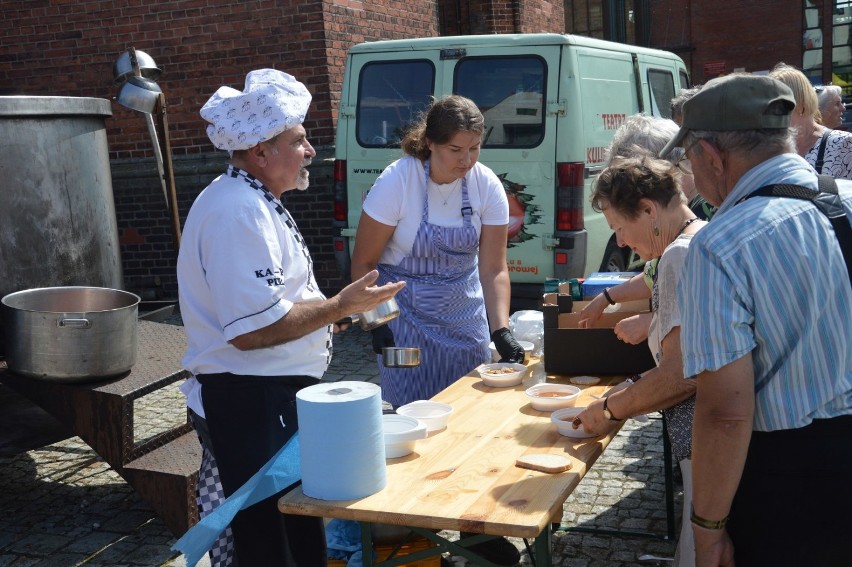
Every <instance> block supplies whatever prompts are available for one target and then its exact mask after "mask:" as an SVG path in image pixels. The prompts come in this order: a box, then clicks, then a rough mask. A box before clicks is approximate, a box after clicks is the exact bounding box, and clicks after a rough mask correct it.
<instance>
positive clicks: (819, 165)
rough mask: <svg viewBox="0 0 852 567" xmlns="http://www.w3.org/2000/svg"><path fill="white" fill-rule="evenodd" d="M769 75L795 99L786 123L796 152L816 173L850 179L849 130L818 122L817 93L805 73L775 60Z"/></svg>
mask: <svg viewBox="0 0 852 567" xmlns="http://www.w3.org/2000/svg"><path fill="white" fill-rule="evenodd" d="M769 76H770V77H772V78H773V79H777V80H779V81H781V82H782V83H784V84H785V85H787V86H788V87H790V90H792V91H793V97H794V98H795V99H796V108H794V109H793V114H792V116H791V119H790V127H791V128H794V129H795V130H796V152H797V153H798V154H799V155H800V156H802V157H804V158H805V160H806V161H807V162H808V163H809V164H811V165H812V166H813V168H814V169H815V170H816V171H817V173H823V174H825V175H830V176H832V177H834V178H836V179H852V134H850V133H849V132H843V131H841V130H831V129H829V128H826V127H825V126H824V125H823V124H820V113H819V101H818V99H817V93H816V90H814V87H813V85H811V82H810V81H809V80H808V78H807V77H806V76H805V74H804V73H802V72H801V71H799V70H798V69H796V68H795V67H792V66H790V65H787V64H785V63H779V64H778V65H776V66H775V68H774V69H772V71H771V72H770V73H769Z"/></svg>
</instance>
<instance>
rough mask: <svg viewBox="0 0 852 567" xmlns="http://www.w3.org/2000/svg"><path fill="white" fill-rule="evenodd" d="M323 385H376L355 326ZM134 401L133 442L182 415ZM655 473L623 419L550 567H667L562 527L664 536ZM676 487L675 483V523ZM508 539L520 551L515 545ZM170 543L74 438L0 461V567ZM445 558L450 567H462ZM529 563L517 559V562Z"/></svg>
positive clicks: (86, 561) (635, 540) (652, 432)
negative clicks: (350, 382)
mask: <svg viewBox="0 0 852 567" xmlns="http://www.w3.org/2000/svg"><path fill="white" fill-rule="evenodd" d="M326 379H328V380H333V381H337V380H343V379H346V380H368V381H373V382H375V381H377V372H376V368H375V362H374V358H373V354H372V352H371V351H370V348H369V335H368V334H367V333H365V332H363V331H361V329H359V328H357V327H356V328H351V329H349V330H347V331H345V332H343V333H341V334H339V335H337V337H336V338H335V356H334V361H333V363H332V365H331V367H330V368H329V371H328V373H327V375H326ZM137 404H138V405H137V406H136V408H135V410H136V416H137V417H136V422H137V430H136V435H137V439H139V438H143V437H145V436H150V435H153V434H155V433H157V432H160V431H163V430H166V429H168V428H170V427H172V426H173V425H174V424H176V423H179V422H180V420H181V419H183V418H184V416H185V413H184V412H185V406H184V400H183V396H182V395H181V394H180V392H179V391H178V389H177V386H176V385H173V386H170V387H168V388H165V389H162V390H159V391H157V392H155V393H153V394H149V395H148V396H145V397H143V398H141V399H140V400H139V401H137ZM663 476H664V475H663V443H662V424H661V421H660V420H659V419H657V418H655V417H654V416H651V419H649V420H648V421H647V422H638V421H635V420H631V421H629V422H628V423H627V424H625V426H624V427H623V428H622V430H621V432H620V433H619V435H618V436H617V437H616V438H615V439H614V440H613V442H612V443H611V444H610V446H609V447H608V448H607V450H606V451H605V452H604V454H603V455H602V456H601V457H600V458H599V459H598V462H597V463H596V464H595V465H594V467H592V469H591V471H590V472H589V473H588V474H587V475H586V477H585V478H584V479H583V481H582V482H581V483H580V485H579V486H578V487H577V489H576V490H575V491H574V493H573V494H572V495H571V496H570V497H569V498H568V500H567V501H566V502H565V504H564V508H563V509H564V512H563V517H562V526H561V528H560V529H559V530H558V531H555V532H554V535H553V540H552V541H553V565H554V566H560V567H567V566H572V567H573V566H577V567H579V566H587V565H588V566H613V567H619V566H628V565H655V564H657V565H667V564H668V563H665V562H656V561H654V560H651V561H640V560H639V558H640V556H642V555H646V554H647V555H653V556H663V557H671V556H672V555H673V554H674V543H673V542H672V541H670V540H663V539H660V538H655V537H637V536H633V535H630V536H628V535H623V534H620V535H606V534H601V533H586V532H578V531H568V530H566V529H565V528H581V529H582V528H590V527H602V528H606V529H608V530H613V531H614V530H622V531H623V530H633V531H644V532H655V533H658V534H662V533H664V532H665V531H666V512H665V489H664V482H663ZM679 490H680V486H679V485H676V487H675V510H676V516H677V518H676V522H677V524H676V525H677V526H679V525H680V510H679V509H680V505H681V504H680V503H681V496H680V493H679ZM448 535H449V534H448ZM512 541H513V543H515V544H516V545H517V546H518V548H519V549H522V550H524V542H523V540H521V539H512ZM174 542H175V538H174V536H173V535H172V534H171V532H170V531H169V530H168V529H167V528H166V527H165V525H164V524H163V522H162V521H161V520H160V519H159V518H158V517H157V516H156V515H155V514H154V512H153V511H152V509H151V508H150V507H149V506H148V505H147V504H146V503H145V502H144V501H142V500H141V499H140V498H139V497H138V496H137V495H136V494H135V493H134V491H133V490H132V489H131V488H130V487H129V486H128V485H127V484H126V483H125V482H124V481H123V480H122V479H121V477H119V476H118V475H117V474H116V473H115V472H113V471H112V470H111V469H110V468H109V466H107V465H106V463H104V462H103V461H102V460H101V459H100V458H99V457H98V456H97V455H96V454H95V453H94V452H93V451H92V450H91V449H90V448H89V447H88V445H86V444H85V443H83V442H82V441H81V440H80V439H79V438H78V437H72V438H70V439H68V440H65V441H62V442H59V443H55V444H52V445H48V446H45V447H42V448H39V449H35V450H32V451H28V452H26V453H20V454H18V455H15V456H13V457H3V458H0V567H6V566H14V567H24V566H27V567H28V566H50V567H63V566H74V565H87V566H93V567H102V566H103V567H106V566H110V567H119V566H128V567H137V566H164V567H181V566H184V565H185V564H186V562H185V560H184V558H183V556H182V555H180V554H177V553H175V552H173V551H171V550H170V547H171V546H172V545H173V544H174ZM530 543H532V542H530ZM453 559H455V561H456V565H457V567H463V566H465V565H468V564H467V563H466V562H465V561H464V560H462V559H461V558H453ZM203 564H206V558H205V560H204V561H202V562H201V563H199V565H203ZM529 564H531V563H530V558H529V557H528V555H527V554H526V553H525V552H524V553H523V554H522V560H521V565H529Z"/></svg>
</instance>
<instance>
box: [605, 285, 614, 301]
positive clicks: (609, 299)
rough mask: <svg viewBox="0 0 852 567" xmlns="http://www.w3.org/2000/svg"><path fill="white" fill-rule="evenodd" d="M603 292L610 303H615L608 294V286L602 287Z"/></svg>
mask: <svg viewBox="0 0 852 567" xmlns="http://www.w3.org/2000/svg"><path fill="white" fill-rule="evenodd" d="M603 294H604V297H605V298H606V300H607V301H608V302H609V304H610V305H615V301H613V300H612V297H611V296H610V295H609V288H604V290H603Z"/></svg>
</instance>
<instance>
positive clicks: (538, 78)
mask: <svg viewBox="0 0 852 567" xmlns="http://www.w3.org/2000/svg"><path fill="white" fill-rule="evenodd" d="M545 85H547V65H546V63H545V62H544V60H543V59H541V58H539V57H530V56H521V57H468V58H465V59H462V60H461V61H459V63H458V64H457V65H456V69H455V77H454V79H453V92H454V93H456V94H460V95H462V96H466V97H467V98H469V99H471V100H473V101H474V102H475V103H476V105H477V106H478V107H479V109H480V110H481V111H482V114H483V115H484V116H485V136H484V138H483V144H482V146H483V147H485V148H500V147H503V148H505V147H513V148H532V147H535V146H537V145H538V144H540V143H541V141H542V140H543V139H544V118H545V112H544V111H545V108H544V103H545V100H546V99H547V93H546V92H545Z"/></svg>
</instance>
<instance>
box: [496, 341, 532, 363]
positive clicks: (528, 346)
mask: <svg viewBox="0 0 852 567" xmlns="http://www.w3.org/2000/svg"><path fill="white" fill-rule="evenodd" d="M518 344H519V345H521V347H522V348H523V349H524V364H526V363H527V362H529V361H530V354H532V351H533V348H534V347H535V345H534V344H532V343H531V342H529V341H518ZM488 348H489V349H490V350H491V362H498V361H499V360H500V353H499V352H497V347H495V346H494V342H493V341H492V342H490V343H488Z"/></svg>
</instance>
